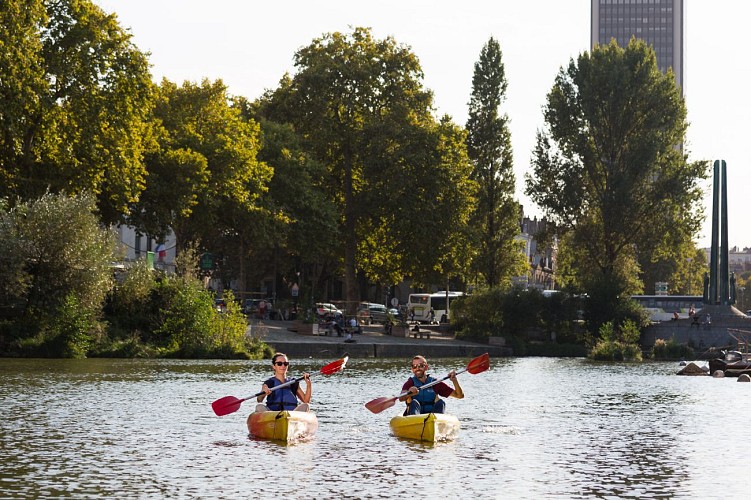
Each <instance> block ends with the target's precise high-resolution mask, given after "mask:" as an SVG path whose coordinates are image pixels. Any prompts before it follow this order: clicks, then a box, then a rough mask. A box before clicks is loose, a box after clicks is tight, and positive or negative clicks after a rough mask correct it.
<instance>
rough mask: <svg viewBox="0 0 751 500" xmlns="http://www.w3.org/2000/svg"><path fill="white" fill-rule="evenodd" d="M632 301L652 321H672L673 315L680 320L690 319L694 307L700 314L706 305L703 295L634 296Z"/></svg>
mask: <svg viewBox="0 0 751 500" xmlns="http://www.w3.org/2000/svg"><path fill="white" fill-rule="evenodd" d="M631 299H633V300H635V301H636V302H637V303H638V304H639V305H640V306H642V308H643V309H644V310H645V311H647V313H648V314H649V319H650V321H670V320H671V319H673V313H678V317H679V318H682V319H684V318H688V317H689V314H688V312H689V310H690V309H691V308H692V307H693V308H694V311H695V313H696V314H698V313H699V311H700V310H701V307H702V306H703V305H704V304H703V300H704V297H702V296H701V295H632V296H631Z"/></svg>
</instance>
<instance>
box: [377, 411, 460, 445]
mask: <svg viewBox="0 0 751 500" xmlns="http://www.w3.org/2000/svg"><path fill="white" fill-rule="evenodd" d="M389 425H390V426H391V432H393V433H394V435H395V436H398V437H402V438H407V439H417V440H420V441H429V442H431V443H433V442H436V441H450V440H452V439H454V438H455V437H456V436H457V434H459V427H460V424H459V419H458V418H456V417H455V416H453V415H447V414H445V413H425V414H422V415H407V416H401V415H400V416H397V417H394V418H392V419H391V422H390V423H389Z"/></svg>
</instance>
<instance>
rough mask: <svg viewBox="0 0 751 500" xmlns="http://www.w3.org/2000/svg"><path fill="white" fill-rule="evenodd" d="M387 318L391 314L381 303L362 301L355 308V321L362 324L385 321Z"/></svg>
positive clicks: (389, 317)
mask: <svg viewBox="0 0 751 500" xmlns="http://www.w3.org/2000/svg"><path fill="white" fill-rule="evenodd" d="M389 319H391V315H390V313H389V310H388V309H386V306H384V305H383V304H373V303H371V302H364V303H362V304H360V306H359V307H358V308H357V321H359V322H360V323H362V324H364V325H372V324H373V323H386V322H388V321H389Z"/></svg>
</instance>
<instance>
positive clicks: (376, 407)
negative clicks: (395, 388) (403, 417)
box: [365, 397, 399, 413]
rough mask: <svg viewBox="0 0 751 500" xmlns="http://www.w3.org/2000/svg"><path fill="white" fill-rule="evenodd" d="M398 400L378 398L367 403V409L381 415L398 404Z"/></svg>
mask: <svg viewBox="0 0 751 500" xmlns="http://www.w3.org/2000/svg"><path fill="white" fill-rule="evenodd" d="M397 399H399V398H398V397H397V398H376V399H374V400H373V401H369V402H367V403H365V408H367V409H368V410H370V411H372V412H373V413H381V412H382V411H383V410H385V409H386V408H391V407H392V406H394V404H396V400H397Z"/></svg>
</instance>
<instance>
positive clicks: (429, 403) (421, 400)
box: [399, 355, 464, 415]
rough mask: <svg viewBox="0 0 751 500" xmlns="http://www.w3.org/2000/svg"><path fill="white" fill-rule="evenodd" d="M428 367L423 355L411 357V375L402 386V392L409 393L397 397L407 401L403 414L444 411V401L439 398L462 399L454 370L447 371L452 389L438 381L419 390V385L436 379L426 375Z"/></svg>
mask: <svg viewBox="0 0 751 500" xmlns="http://www.w3.org/2000/svg"><path fill="white" fill-rule="evenodd" d="M429 368H430V367H429V366H428V361H427V360H426V359H425V357H423V356H420V355H417V356H415V357H414V358H412V376H411V377H410V378H409V379H407V381H406V382H405V383H404V385H403V386H402V392H408V393H409V394H407V395H405V396H402V397H401V398H399V401H405V402H406V403H407V410H406V411H405V413H404V414H405V415H420V414H423V413H444V411H445V410H446V402H445V401H444V400H443V399H441V398H448V397H454V398H457V399H462V398H463V397H464V392H462V388H461V386H460V385H459V380H458V379H457V378H456V371H455V370H452V371H451V372H450V373H449V378H450V379H451V383H452V384H453V385H454V388H453V389H452V388H451V386H449V385H448V384H446V383H445V382H439V383H437V384H436V385H434V386H431V387H428V388H427V389H423V390H420V389H419V387H422V386H423V385H425V384H429V383H430V382H434V381H435V380H437V379H435V378H433V377H431V376H430V375H428V369H429ZM439 396H440V397H439Z"/></svg>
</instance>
